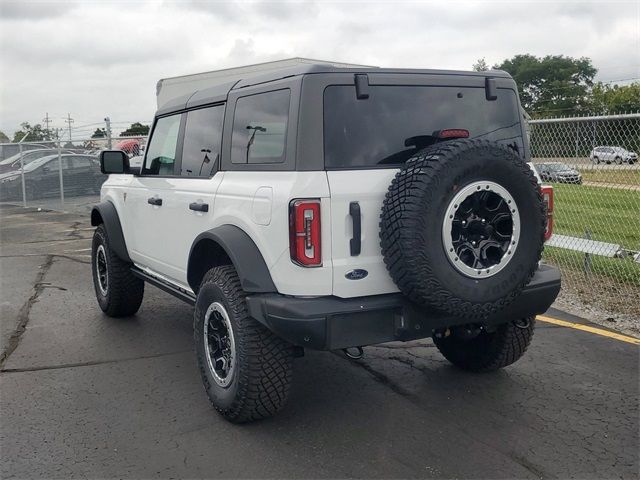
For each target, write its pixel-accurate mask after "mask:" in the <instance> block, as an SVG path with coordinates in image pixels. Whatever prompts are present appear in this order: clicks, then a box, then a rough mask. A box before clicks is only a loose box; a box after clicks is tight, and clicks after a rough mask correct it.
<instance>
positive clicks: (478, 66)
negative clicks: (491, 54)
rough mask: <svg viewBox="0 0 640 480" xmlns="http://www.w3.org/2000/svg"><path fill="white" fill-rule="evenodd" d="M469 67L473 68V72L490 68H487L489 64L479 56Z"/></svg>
mask: <svg viewBox="0 0 640 480" xmlns="http://www.w3.org/2000/svg"><path fill="white" fill-rule="evenodd" d="M471 68H472V69H473V71H474V72H486V71H487V70H491V68H489V64H488V63H487V61H486V60H485V59H484V57H482V58H479V59H478V60H477V61H476V63H474V64H473V66H472V67H471Z"/></svg>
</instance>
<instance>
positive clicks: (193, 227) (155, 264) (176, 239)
mask: <svg viewBox="0 0 640 480" xmlns="http://www.w3.org/2000/svg"><path fill="white" fill-rule="evenodd" d="M183 116H184V118H183V119H182V122H183V123H184V126H183V130H184V133H183V135H182V140H183V141H179V140H178V135H177V134H175V135H174V131H175V130H176V126H175V125H176V123H177V125H178V127H177V128H178V130H179V125H180V120H178V121H176V120H175V118H180V116H179V115H178V116H175V118H174V117H165V118H166V119H167V120H166V121H165V122H166V124H167V125H168V126H167V127H165V126H163V125H161V122H162V121H163V120H165V119H163V118H160V119H159V120H158V123H157V125H156V128H155V130H154V133H153V134H152V137H151V140H150V142H149V148H148V149H147V157H146V160H145V169H144V171H143V176H141V177H137V178H136V181H135V182H133V183H134V184H133V185H132V188H131V189H130V192H131V196H132V197H133V198H131V201H135V205H136V207H135V208H134V211H135V212H136V214H137V217H136V218H135V219H134V222H137V223H134V224H136V225H138V226H139V228H137V229H136V230H137V233H136V234H135V235H134V236H135V241H134V250H135V255H136V258H134V257H132V259H134V261H136V262H138V261H140V263H141V266H144V267H147V268H149V269H151V270H153V272H154V273H156V274H160V275H162V276H164V277H167V278H168V279H169V280H171V281H173V282H174V283H178V284H180V285H181V286H183V287H185V288H188V284H187V263H188V257H189V252H190V249H191V245H192V244H193V241H194V240H195V238H196V237H197V236H198V235H199V234H200V233H202V232H204V231H206V230H209V229H210V228H212V226H213V216H214V214H215V207H214V200H215V194H216V191H217V189H218V187H219V185H220V182H221V180H222V177H223V173H222V172H218V170H219V157H220V143H221V135H222V121H223V117H224V105H217V106H212V107H207V108H201V109H197V110H192V111H189V112H186V113H184V114H183ZM156 132H157V133H156ZM165 132H167V133H166V134H165ZM174 137H175V139H176V140H175V142H174ZM174 143H175V145H174ZM159 145H161V146H162V148H160V147H159ZM180 145H182V149H180ZM175 150H179V151H178V152H177V154H176V155H174V158H176V159H177V163H175V164H174V166H173V168H174V171H172V173H171V175H165V176H158V175H156V176H154V175H153V173H155V172H156V171H157V169H156V168H155V167H154V166H153V162H154V161H155V159H156V158H158V152H159V151H160V153H161V155H160V158H167V157H169V156H170V155H169V153H170V152H171V151H175ZM168 169H169V168H168V167H167V170H168ZM147 171H150V173H151V174H150V175H147V174H146V172H147ZM216 172H217V173H216ZM136 187H138V188H136Z"/></svg>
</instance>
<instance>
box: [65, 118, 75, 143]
mask: <svg viewBox="0 0 640 480" xmlns="http://www.w3.org/2000/svg"><path fill="white" fill-rule="evenodd" d="M64 122H65V123H68V124H69V142H71V124H72V123H73V122H74V120H73V118H71V114H70V113H67V119H66V120H65V121H64Z"/></svg>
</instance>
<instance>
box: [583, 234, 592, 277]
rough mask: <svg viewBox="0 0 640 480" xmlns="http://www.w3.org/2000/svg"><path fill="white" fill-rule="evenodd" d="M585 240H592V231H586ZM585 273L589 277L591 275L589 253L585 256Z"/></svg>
mask: <svg viewBox="0 0 640 480" xmlns="http://www.w3.org/2000/svg"><path fill="white" fill-rule="evenodd" d="M584 238H586V239H587V240H591V230H590V229H588V228H585V229H584ZM584 273H585V274H586V275H589V274H590V273H591V255H590V254H588V253H585V254H584Z"/></svg>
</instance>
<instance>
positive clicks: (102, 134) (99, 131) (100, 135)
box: [91, 128, 107, 138]
mask: <svg viewBox="0 0 640 480" xmlns="http://www.w3.org/2000/svg"><path fill="white" fill-rule="evenodd" d="M106 136H107V130H106V129H104V128H96V131H95V132H93V135H91V138H105V137H106Z"/></svg>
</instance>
